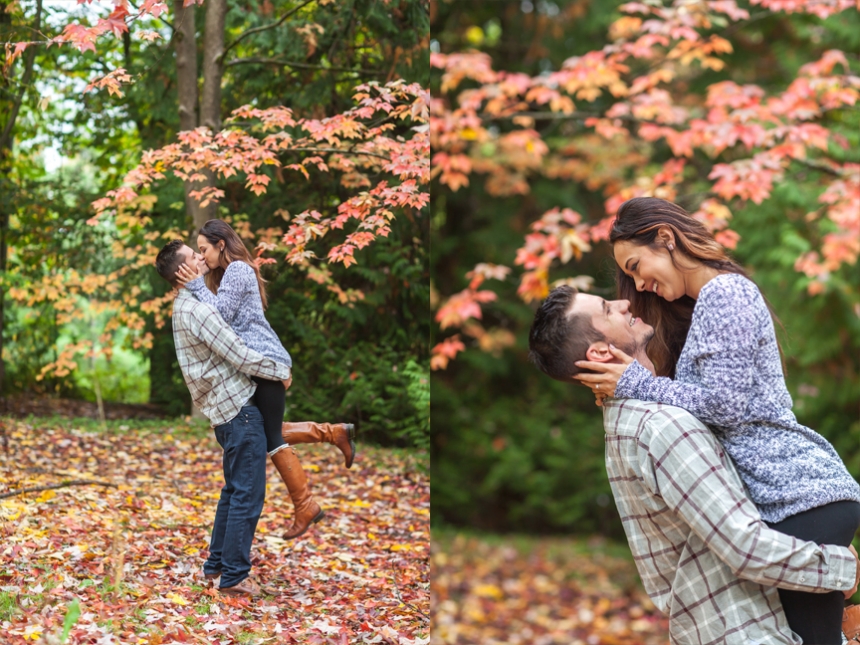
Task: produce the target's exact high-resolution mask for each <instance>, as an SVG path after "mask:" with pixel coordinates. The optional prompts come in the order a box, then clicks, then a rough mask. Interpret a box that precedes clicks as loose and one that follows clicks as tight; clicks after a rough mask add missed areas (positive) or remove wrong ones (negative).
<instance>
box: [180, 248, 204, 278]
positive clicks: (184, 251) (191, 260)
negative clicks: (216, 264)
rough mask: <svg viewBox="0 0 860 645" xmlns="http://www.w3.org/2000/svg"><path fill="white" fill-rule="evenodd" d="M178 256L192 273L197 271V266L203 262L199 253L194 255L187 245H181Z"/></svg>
mask: <svg viewBox="0 0 860 645" xmlns="http://www.w3.org/2000/svg"><path fill="white" fill-rule="evenodd" d="M179 255H180V256H182V258H183V262H185V264H187V265H188V266H189V267H191V269H193V270H194V271H196V270H197V266H198V265H199V264H200V263H201V262H203V256H202V255H200V254H199V253H195V252H194V249H192V248H191V247H190V246H188V245H187V244H185V245H183V246H182V248H181V249H179Z"/></svg>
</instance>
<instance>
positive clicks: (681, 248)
mask: <svg viewBox="0 0 860 645" xmlns="http://www.w3.org/2000/svg"><path fill="white" fill-rule="evenodd" d="M661 227H667V228H669V229H670V230H671V231H672V233H674V235H675V250H674V251H672V252H670V257H671V258H672V264H674V265H675V267H676V268H678V270H680V271H683V270H684V268H683V267H680V266H679V265H678V262H677V258H676V254H678V253H681V254H683V255H684V256H686V258H690V259H692V260H694V261H697V262H701V263H702V264H704V265H706V266H709V267H711V268H713V269H717V270H718V271H721V272H723V273H737V274H739V275H742V276H744V277H745V278H747V279H749V276H748V275H747V272H746V271H744V269H743V268H742V267H741V266H740V265H739V264H738V263H737V262H735V261H734V260H732V259H731V258H730V257H729V256H728V254H727V253H726V251H725V249H724V248H723V247H722V246H721V245H720V243H719V242H717V241H716V240H715V239H714V236H713V235H711V233H710V231H708V229H707V228H705V226H704V225H703V224H702V223H701V222H700V221H698V220H697V219H695V218H693V217H691V216H690V215H689V214H688V213H687V211H685V210H684V209H683V208H681V207H680V206H678V205H677V204H673V203H672V202H669V201H666V200H665V199H658V198H656V197H635V198H633V199H630V200H628V201H626V202H624V203H623V204H622V205H621V207H620V208H619V209H618V215H617V216H616V218H615V223H614V224H613V225H612V230H611V231H610V233H609V242H610V243H611V244H613V245H614V244H615V243H616V242H622V241H624V242H631V243H632V244H635V245H637V246H648V247H650V248H652V249H655V250H656V249H661V248H662V249H665V248H666V247H665V244H663V243H661V242H659V241H658V240H657V233H658V231H659V229H660V228H661ZM615 279H616V284H617V286H618V297H619V298H620V299H623V300H629V301H630V312H631V313H632V314H633V315H634V316H636V317H637V318H641V319H642V320H644V321H645V322H646V323H648V324H649V325H651V326H653V327H654V338H652V339H651V342H649V343H648V350H647V351H648V357H649V358H650V359H651V361H652V362H653V363H654V368H655V369H656V370H657V375H658V376H668V377H670V378H674V377H675V366H676V365H677V364H678V358H679V357H680V356H681V350H683V349H684V344H685V343H686V342H687V333H688V332H689V331H690V323H691V322H692V319H693V308H694V307H695V305H696V301H695V300H693V299H692V298H690V297H689V296H682V297H681V298H678V299H677V300H675V301H673V302H668V301H666V300H664V299H663V298H661V297H660V296H658V295H657V294H655V293H652V292H650V291H637V290H636V283H635V282H634V281H633V278H631V277H629V276H628V275H627V274H626V273H624V271H623V270H622V269H621V267H620V266H619V267H618V268H617V272H616V278H615ZM768 308H770V306H769V305H768ZM771 317H772V318H773V319H774V322H776V323H777V324H779V319H777V318H776V316H774V315H773V312H772V311H771ZM781 354H782V349H781V348H780V355H781Z"/></svg>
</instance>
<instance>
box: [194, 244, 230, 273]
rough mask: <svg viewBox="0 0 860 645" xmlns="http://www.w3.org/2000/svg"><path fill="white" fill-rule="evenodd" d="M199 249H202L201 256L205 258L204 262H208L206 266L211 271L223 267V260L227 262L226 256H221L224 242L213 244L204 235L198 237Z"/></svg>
mask: <svg viewBox="0 0 860 645" xmlns="http://www.w3.org/2000/svg"><path fill="white" fill-rule="evenodd" d="M197 248H198V249H200V255H202V256H203V260H204V261H205V262H206V266H208V267H209V270H210V271H211V270H212V269H217V268H218V267H219V266H221V264H220V263H221V260H222V259H225V260H226V258H225V256H224V255H222V254H221V249H223V248H224V242H218V243H217V244H212V243H211V242H210V241H209V240H207V239H206V238H205V237H203V236H202V235H198V236H197ZM222 268H226V267H222Z"/></svg>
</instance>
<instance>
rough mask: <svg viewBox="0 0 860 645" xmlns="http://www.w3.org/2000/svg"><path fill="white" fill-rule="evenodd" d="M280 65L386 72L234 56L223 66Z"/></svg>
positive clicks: (364, 72)
mask: <svg viewBox="0 0 860 645" xmlns="http://www.w3.org/2000/svg"><path fill="white" fill-rule="evenodd" d="M248 64H252V65H280V66H282V67H294V68H296V69H319V70H323V71H327V72H355V73H357V74H368V75H370V76H384V75H385V74H386V72H381V71H377V70H373V69H362V68H359V69H353V68H351V67H325V66H324V65H311V64H309V63H299V62H294V61H289V60H281V59H279V58H234V59H233V60H231V61H230V62H228V63H225V65H224V66H225V67H233V65H248Z"/></svg>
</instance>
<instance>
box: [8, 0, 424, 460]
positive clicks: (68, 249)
mask: <svg viewBox="0 0 860 645" xmlns="http://www.w3.org/2000/svg"><path fill="white" fill-rule="evenodd" d="M298 4H299V3H295V2H291V1H287V0H282V1H280V2H274V3H271V2H265V3H254V2H231V3H230V10H229V11H228V14H227V26H226V33H227V41H228V42H231V41H232V40H234V39H236V38H237V37H238V36H239V35H240V34H242V33H243V32H245V31H247V30H249V29H253V28H256V27H261V26H265V25H270V24H272V23H274V22H277V20H278V18H279V16H281V15H282V14H284V13H286V12H288V11H290V10H292V9H294V8H296V7H297V5H298ZM24 6H25V9H26V8H27V7H29V6H30V5H27V4H26V3H25V5H24ZM46 12H47V13H48V19H49V21H50V20H53V21H54V22H56V21H57V20H58V19H60V18H63V17H64V16H66V15H67V13H66V12H67V9H65V8H57V7H48V8H47V9H46ZM197 20H198V29H199V30H202V29H203V22H204V21H203V14H202V13H201V12H198V17H197ZM311 24H313V25H318V27H314V28H313V29H312V31H313V32H314V33H315V34H316V37H315V42H314V43H311V42H310V40H306V39H303V38H301V37H296V36H295V31H296V30H297V29H301V28H306V27H307V25H311ZM151 28H154V29H158V30H159V31H160V32H162V35H163V36H164V38H163V40H156V41H153V42H143V41H141V40H139V39H137V38H125V39H111V38H105V39H103V40H100V41H99V48H98V55H96V54H93V53H87V54H82V55H79V54H78V53H77V52H73V51H70V50H67V49H61V48H50V49H40V50H39V52H38V55H37V59H36V79H35V82H34V85H33V89H32V91H29V92H27V94H26V95H25V101H24V104H23V106H22V114H21V116H20V117H19V119H18V122H17V124H16V135H15V141H16V143H15V147H14V149H13V154H12V156H11V162H12V166H11V171H10V173H9V174H8V176H4V177H3V178H0V181H3V184H2V186H0V188H2V190H0V208H2V209H3V212H4V213H10V214H11V217H10V219H9V228H8V231H7V232H6V242H7V244H8V246H9V248H10V256H9V261H8V263H7V271H6V272H5V275H4V291H5V292H6V293H8V289H9V288H13V287H14V286H15V285H16V283H24V282H27V283H30V284H32V283H35V282H38V281H40V280H41V279H42V278H43V277H44V276H46V275H50V276H53V277H55V278H56V280H57V281H58V284H59V285H60V286H61V285H62V281H63V280H64V279H66V277H67V276H68V275H69V272H70V271H72V270H76V271H78V272H80V273H93V274H99V275H106V274H108V273H110V272H112V271H118V270H122V269H124V268H130V269H131V270H128V271H127V272H125V273H124V274H121V275H120V276H119V277H118V278H117V281H116V282H115V283H114V284H111V285H108V286H107V287H106V288H108V289H113V290H115V293H116V294H117V297H121V298H125V299H131V300H134V301H135V302H138V301H139V302H143V301H144V300H146V299H149V298H153V297H157V296H162V295H164V294H166V293H167V291H168V285H167V284H166V283H165V282H164V281H163V280H162V279H161V278H160V277H159V276H158V275H157V274H156V273H155V271H154V269H153V267H152V266H151V265H149V264H147V265H146V266H141V267H125V266H124V265H125V264H127V263H128V261H127V260H124V257H123V254H124V252H125V251H126V250H128V251H133V250H134V249H136V248H139V245H141V244H143V243H144V242H146V241H147V240H152V237H151V236H152V235H159V234H160V232H163V231H168V230H170V229H174V228H178V229H180V230H187V231H189V232H190V231H191V230H192V228H193V227H192V222H191V221H190V220H188V219H187V218H186V213H185V206H184V197H183V188H182V185H181V183H179V182H178V181H175V180H170V181H164V182H161V183H160V184H158V185H157V186H156V187H155V188H154V190H153V194H154V195H155V197H157V200H156V201H155V202H154V203H153V204H152V205H151V210H150V211H149V212H148V213H147V215H148V216H149V217H150V218H151V219H152V223H151V224H149V225H147V227H146V228H144V227H143V226H136V227H135V226H130V227H126V228H124V229H123V230H118V229H117V225H116V224H115V222H113V221H112V220H102V221H100V222H99V223H98V224H96V225H91V224H88V223H87V222H86V220H87V219H89V218H90V217H91V216H92V210H91V208H90V204H91V203H92V201H93V200H94V199H96V198H98V197H101V196H103V195H104V194H105V193H106V192H107V191H108V190H111V189H114V188H116V187H117V186H118V184H119V181H120V179H121V178H122V177H123V175H124V174H125V173H126V172H127V171H128V170H129V169H130V168H132V167H134V166H135V165H136V164H137V162H138V161H139V160H140V156H141V154H142V152H143V151H145V150H147V149H152V148H157V147H160V146H163V145H165V144H167V143H169V142H171V141H174V140H175V138H176V133H177V130H178V127H179V117H178V102H177V96H176V77H175V71H176V70H175V63H174V56H173V48H172V43H171V28H170V27H169V26H166V23H164V22H163V21H155V22H154V23H153V25H151ZM22 29H23V27H22ZM428 38H429V36H428V14H427V3H426V1H425V0H403V1H400V2H397V3H395V4H394V5H389V4H387V3H380V2H377V1H376V0H349V1H347V2H343V3H326V4H325V5H323V4H320V3H310V4H308V5H307V6H306V7H304V8H303V9H302V10H301V11H299V12H298V13H297V14H295V15H294V16H293V17H292V18H291V19H290V20H288V21H287V22H285V23H283V24H282V25H280V26H279V27H278V28H277V29H269V30H265V31H261V32H259V33H255V34H253V35H252V36H251V37H248V38H244V39H242V40H241V41H240V42H239V44H238V45H236V46H235V47H233V48H232V49H231V50H230V54H229V56H228V60H227V62H226V67H225V75H224V89H223V101H222V115H223V116H227V115H228V114H229V112H230V111H231V110H233V109H235V108H237V107H239V106H241V105H244V104H254V105H255V106H257V107H260V108H266V107H271V106H276V105H285V106H287V107H290V108H291V109H293V110H294V112H295V114H296V115H297V116H299V117H301V116H309V117H316V118H319V117H322V116H325V115H329V114H336V113H339V112H342V111H343V110H344V109H346V108H347V107H349V106H351V104H352V99H351V97H352V94H353V89H354V87H355V86H356V85H358V84H360V83H362V82H366V81H370V80H378V81H381V82H384V81H386V80H388V79H394V78H403V79H405V80H406V81H407V82H419V83H421V84H422V85H425V86H426V85H427V84H428V82H429V80H428V79H429V65H428V60H427V45H428ZM199 40H202V38H201V39H199ZM201 46H202V45H201ZM260 60H279V61H282V62H284V64H275V63H264V62H263V63H261V62H259V61H260ZM236 61H242V62H238V63H237V62H236ZM290 61H292V62H295V64H294V65H289V64H286V63H288V62H290ZM105 65H109V66H110V67H112V68H113V67H117V66H122V67H125V68H126V69H127V70H128V71H129V73H130V74H132V76H133V77H134V82H133V83H132V84H130V85H128V86H125V87H124V88H123V89H124V91H125V95H124V96H123V97H121V98H119V97H114V96H109V95H108V93H107V92H90V93H86V94H82V90H83V86H84V85H85V82H86V81H88V80H90V79H91V77H92V76H93V72H94V70H98V69H100V68H103V67H104V66H105ZM60 161H62V165H61V166H60V165H59V162H60ZM292 161H294V160H288V161H287V163H291V162H292ZM46 162H47V165H46ZM57 166H59V168H57ZM338 179H339V178H338V177H335V176H331V175H329V174H325V173H318V174H315V175H312V176H311V179H310V180H309V181H305V180H304V179H303V178H301V177H300V176H299V175H297V174H287V175H281V174H277V176H276V177H275V179H274V180H273V181H272V184H271V185H270V186H269V190H268V192H267V193H266V194H264V195H262V196H261V197H254V196H253V195H252V194H250V193H249V192H248V191H247V190H246V189H245V188H244V186H243V183H242V182H238V181H237V182H231V181H228V182H226V185H224V186H223V188H224V189H225V192H226V197H225V199H224V200H222V203H221V205H220V206H219V212H218V216H219V217H222V218H225V219H227V220H228V221H230V222H232V223H233V224H234V225H236V226H247V228H248V230H250V231H251V232H252V233H254V232H257V231H265V230H267V229H271V228H277V227H280V228H285V221H284V218H283V216H282V212H284V211H286V212H288V213H299V212H301V211H303V210H305V209H307V208H317V209H318V210H321V211H324V210H325V209H327V208H330V207H331V206H332V205H337V204H338V203H340V201H342V200H343V199H345V197H346V196H348V195H350V194H352V192H354V189H350V188H346V187H344V186H342V185H341V184H340V182H339V181H338ZM156 239H158V238H156ZM164 241H166V240H164ZM339 241H342V240H339ZM428 245H429V222H428V221H427V218H426V216H418V215H403V216H399V217H398V218H397V220H396V221H395V222H394V226H393V227H392V232H391V235H390V236H389V237H388V238H387V239H386V240H384V241H382V242H380V243H378V244H375V245H372V246H371V247H369V248H367V249H365V250H363V251H359V252H357V253H356V259H357V260H358V266H354V267H352V268H351V269H350V270H348V271H344V270H343V269H342V268H334V270H333V273H334V276H333V277H334V279H335V280H336V281H337V282H338V284H340V285H342V286H343V287H345V288H354V289H360V290H362V291H364V293H365V296H366V297H365V299H364V300H362V301H358V302H354V303H342V302H340V300H339V299H338V296H337V294H335V293H333V292H331V291H328V290H326V289H325V287H324V286H320V285H318V284H316V283H314V282H312V281H310V280H308V279H307V277H306V274H305V273H302V272H299V271H297V270H295V269H292V268H291V267H290V266H287V265H286V264H284V263H282V262H280V261H279V262H278V263H277V264H273V265H266V266H265V267H264V276H265V277H266V279H267V280H268V281H269V285H268V288H269V301H270V307H269V309H268V311H267V318H268V320H269V321H270V323H271V324H272V326H273V328H274V329H275V331H276V332H277V333H278V335H279V336H280V338H281V339H282V341H283V343H284V345H285V347H286V348H287V350H288V351H289V352H290V353H291V354H292V356H293V359H294V365H295V373H296V379H295V383H294V385H293V388H292V390H291V391H290V394H289V398H288V400H287V403H288V415H289V418H291V419H294V420H299V419H315V420H320V421H325V420H336V421H345V422H346V421H348V422H353V423H356V424H358V426H359V428H360V431H361V437H362V439H363V440H372V441H376V442H380V443H385V444H392V445H402V446H406V445H412V444H415V443H419V444H420V443H421V441H422V439H421V438H420V437H418V436H416V435H414V434H413V433H411V431H409V430H408V429H409V428H414V427H415V424H416V423H417V421H416V412H415V408H414V405H413V403H412V398H411V396H410V393H409V387H410V383H411V381H410V377H409V376H408V375H407V374H406V373H405V372H404V369H405V368H406V366H407V364H409V362H410V361H414V362H416V363H417V364H420V365H425V364H427V361H428V353H429V352H428V344H427V343H428V339H429V333H430V330H429V319H430V312H429V305H428V300H429V289H428V275H429V274H428V266H429V258H428V253H427V248H428ZM127 257H134V254H133V253H130V254H129V255H128V256H127ZM281 257H282V256H281ZM6 299H7V303H6V304H7V306H6V309H5V311H4V322H5V327H4V331H3V338H4V340H5V346H4V349H3V356H4V359H5V361H6V368H7V378H6V379H5V384H4V385H5V390H6V392H15V391H18V392H20V391H34V392H42V393H51V394H61V395H64V396H79V397H86V396H89V395H90V393H91V391H92V382H91V377H87V376H86V372H87V370H90V371H92V368H91V366H84V365H79V369H80V370H81V375H80V376H77V377H68V378H59V379H58V378H48V379H45V380H43V381H39V380H37V378H38V376H39V373H40V370H41V368H42V367H43V366H44V365H46V364H47V363H49V362H51V361H53V360H56V353H57V342H58V340H59V339H60V338H61V337H62V336H63V334H66V335H67V336H71V335H74V334H73V332H72V331H71V330H67V329H65V328H64V326H63V325H62V324H61V323H58V322H57V318H58V314H59V315H60V317H61V315H62V312H58V311H56V310H55V309H54V308H52V306H51V304H50V303H38V304H36V305H34V306H32V307H27V306H10V303H9V298H8V296H7V298H6ZM92 331H93V338H98V337H99V335H100V333H101V329H99V328H98V325H97V324H95V323H94V328H93V330H92ZM144 333H150V334H152V335H153V342H152V347H151V349H148V350H143V349H140V348H139V347H135V342H136V339H139V338H140V337H141V336H142V335H143V334H144ZM124 349H125V350H127V351H130V352H133V353H135V355H136V356H137V359H136V360H132V359H126V358H120V356H128V355H123V354H120V353H119V352H118V351H117V352H115V354H114V357H115V358H114V359H113V360H111V361H110V363H107V362H106V363H99V364H97V365H96V371H97V373H98V374H99V375H100V377H101V378H103V379H105V383H109V384H110V385H109V387H108V388H107V390H105V385H104V384H103V385H102V388H103V394H104V395H105V396H106V397H107V392H108V391H109V392H110V396H111V398H115V399H119V400H124V401H137V400H140V398H141V397H140V392H139V385H140V384H143V383H145V378H144V377H143V376H142V375H141V374H140V370H141V369H142V368H147V369H148V370H149V375H148V380H149V391H148V392H147V398H148V400H149V401H150V402H152V403H156V404H159V405H161V406H162V407H164V408H165V409H166V410H167V411H168V412H170V413H172V414H177V415H179V414H187V413H188V410H189V406H190V400H189V395H188V390H187V387H186V386H185V384H184V382H183V380H182V376H181V373H180V371H179V369H178V365H177V362H176V357H175V352H174V348H173V339H172V330H171V328H170V324H169V320H168V322H167V324H166V325H164V326H162V327H158V326H157V325H156V321H155V318H154V317H153V316H152V315H151V314H147V316H146V325H145V328H143V329H138V330H133V333H130V334H128V336H127V341H126V343H125V346H124ZM147 366H148V367H147ZM129 379H133V380H135V382H136V383H137V386H133V385H132V384H131V383H129ZM424 441H425V443H426V439H425V440H424Z"/></svg>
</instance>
